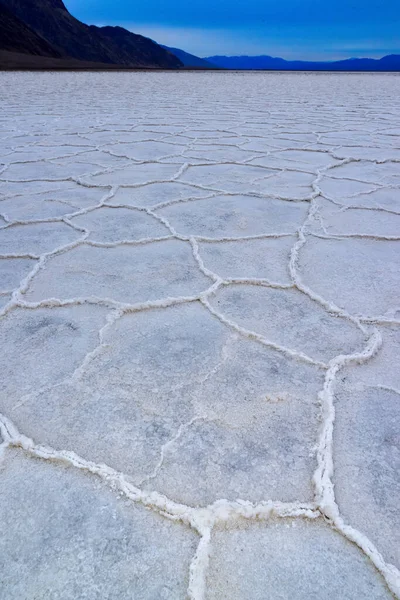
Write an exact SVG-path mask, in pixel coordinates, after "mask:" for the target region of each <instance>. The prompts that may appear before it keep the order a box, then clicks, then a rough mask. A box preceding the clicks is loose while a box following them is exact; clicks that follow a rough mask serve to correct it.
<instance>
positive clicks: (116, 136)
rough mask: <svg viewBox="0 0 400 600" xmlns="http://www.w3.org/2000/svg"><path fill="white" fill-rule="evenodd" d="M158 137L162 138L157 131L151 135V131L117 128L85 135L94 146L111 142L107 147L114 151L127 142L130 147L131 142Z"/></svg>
mask: <svg viewBox="0 0 400 600" xmlns="http://www.w3.org/2000/svg"><path fill="white" fill-rule="evenodd" d="M158 137H160V138H161V137H162V136H161V135H160V134H157V133H154V134H153V135H149V133H146V132H143V131H116V130H115V128H113V129H111V130H108V131H94V132H91V133H85V135H84V138H85V140H87V141H86V144H88V143H92V145H94V146H97V144H101V145H102V146H104V147H105V146H106V144H110V145H109V146H107V149H108V150H111V151H113V149H114V148H116V149H118V148H123V147H124V145H125V144H127V145H128V147H130V146H129V143H130V142H131V143H132V142H143V141H146V140H148V139H149V138H153V139H156V138H158Z"/></svg>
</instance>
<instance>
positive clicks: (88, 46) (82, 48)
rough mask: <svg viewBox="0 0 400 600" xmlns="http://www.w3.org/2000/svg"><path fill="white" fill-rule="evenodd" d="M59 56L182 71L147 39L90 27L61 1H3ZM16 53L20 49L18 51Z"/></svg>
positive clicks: (123, 31)
mask: <svg viewBox="0 0 400 600" xmlns="http://www.w3.org/2000/svg"><path fill="white" fill-rule="evenodd" d="M0 6H3V7H5V8H6V9H8V10H9V11H10V12H11V13H12V14H13V15H14V16H15V17H17V18H18V19H20V20H21V21H23V22H24V23H25V24H26V25H27V26H28V27H29V28H30V29H32V30H33V31H34V32H35V33H36V34H38V35H39V36H40V37H42V38H44V40H46V41H47V42H48V43H49V45H50V46H52V47H53V48H54V49H55V51H56V52H59V55H60V56H63V57H69V58H75V59H78V60H81V61H93V62H97V63H108V64H118V65H121V66H125V67H158V68H179V67H181V66H182V63H181V61H180V60H179V59H178V58H176V56H174V55H173V54H171V53H170V52H168V51H166V50H164V49H163V48H161V46H159V45H158V44H156V43H155V42H153V41H152V40H149V39H148V38H145V37H143V36H141V35H136V34H134V33H131V32H130V31H127V30H126V29H123V28H122V27H96V26H94V25H91V26H88V25H85V24H84V23H81V21H78V20H77V19H75V17H73V16H72V15H71V14H70V13H69V12H68V10H67V9H66V7H65V5H64V3H63V2H62V0H0ZM16 51H17V50H16Z"/></svg>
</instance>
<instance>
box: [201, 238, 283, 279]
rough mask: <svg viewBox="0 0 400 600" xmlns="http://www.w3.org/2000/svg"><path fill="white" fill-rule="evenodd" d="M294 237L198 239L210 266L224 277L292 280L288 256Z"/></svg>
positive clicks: (209, 267) (203, 256)
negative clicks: (225, 239)
mask: <svg viewBox="0 0 400 600" xmlns="http://www.w3.org/2000/svg"><path fill="white" fill-rule="evenodd" d="M294 243H295V237H294V236H289V237H283V238H276V239H275V238H268V239H255V240H241V241H236V242H223V243H213V242H207V243H199V249H200V255H201V257H202V259H203V261H204V264H205V265H206V267H207V268H208V269H211V271H214V273H218V275H220V277H222V278H252V277H255V278H259V279H260V278H261V279H268V280H269V281H273V282H276V283H280V284H289V283H290V277H289V269H288V264H289V256H290V250H291V248H292V246H293V244H294Z"/></svg>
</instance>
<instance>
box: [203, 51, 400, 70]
mask: <svg viewBox="0 0 400 600" xmlns="http://www.w3.org/2000/svg"><path fill="white" fill-rule="evenodd" d="M204 60H206V61H208V62H210V63H212V64H214V65H216V66H217V67H219V68H220V69H237V70H267V71H400V55H396V54H391V55H389V56H384V57H383V58H380V59H375V58H348V59H346V60H337V61H331V62H322V61H321V62H319V61H304V60H285V59H284V58H279V57H273V56H208V57H206V58H205V59H204Z"/></svg>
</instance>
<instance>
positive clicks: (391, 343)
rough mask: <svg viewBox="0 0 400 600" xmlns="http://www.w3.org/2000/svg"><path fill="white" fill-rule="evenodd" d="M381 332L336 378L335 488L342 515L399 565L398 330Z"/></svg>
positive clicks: (399, 395) (384, 328) (399, 387)
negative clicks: (378, 345)
mask: <svg viewBox="0 0 400 600" xmlns="http://www.w3.org/2000/svg"><path fill="white" fill-rule="evenodd" d="M381 333H382V337H383V346H382V349H381V350H380V352H379V353H378V354H377V355H376V356H375V357H374V358H373V359H371V360H370V361H369V362H368V363H365V364H364V365H357V366H355V367H354V368H353V369H346V370H344V371H343V373H342V375H341V376H340V377H339V380H338V385H337V390H336V394H335V407H336V421H335V429H334V440H333V441H334V446H333V449H334V464H335V492H336V498H337V502H338V504H339V508H340V511H341V513H342V515H343V517H344V519H345V521H346V522H347V523H349V524H350V525H352V526H353V527H355V528H356V529H359V530H360V531H362V532H363V533H365V534H366V535H367V536H368V537H369V538H370V539H371V540H372V542H373V543H374V544H375V545H376V546H377V548H378V549H379V551H380V552H381V553H382V554H383V555H384V557H385V560H387V561H388V562H391V563H393V564H395V565H396V566H397V567H400V551H399V549H400V513H399V498H400V481H399V476H398V473H399V469H400V453H399V449H400V437H399V426H398V424H399V419H400V374H399V370H398V356H399V352H400V331H399V329H398V327H382V328H381ZM396 390H397V392H396Z"/></svg>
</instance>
